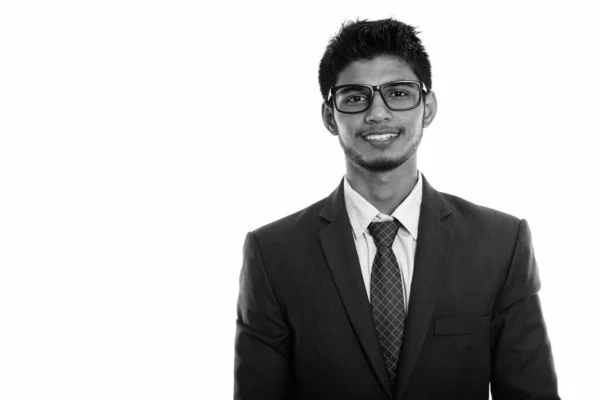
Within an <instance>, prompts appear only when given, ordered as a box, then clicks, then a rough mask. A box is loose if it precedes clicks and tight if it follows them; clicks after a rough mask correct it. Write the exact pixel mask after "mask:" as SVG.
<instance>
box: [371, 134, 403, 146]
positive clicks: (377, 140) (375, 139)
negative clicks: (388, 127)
mask: <svg viewBox="0 0 600 400" xmlns="http://www.w3.org/2000/svg"><path fill="white" fill-rule="evenodd" d="M398 136H400V133H399V132H398V131H370V132H366V133H365V134H364V135H362V138H363V139H364V140H366V141H367V142H369V143H372V144H376V145H377V144H379V145H386V144H389V143H391V142H392V141H393V140H394V139H396V138H397V137H398Z"/></svg>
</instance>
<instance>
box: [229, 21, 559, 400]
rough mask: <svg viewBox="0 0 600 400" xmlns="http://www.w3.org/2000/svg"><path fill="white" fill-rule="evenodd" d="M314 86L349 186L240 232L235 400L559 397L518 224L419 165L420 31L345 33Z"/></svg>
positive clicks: (425, 115)
mask: <svg viewBox="0 0 600 400" xmlns="http://www.w3.org/2000/svg"><path fill="white" fill-rule="evenodd" d="M319 83H320V86H321V93H322V95H323V100H324V102H323V106H322V115H323V122H324V124H325V127H326V128H327V130H328V131H329V132H330V133H331V134H333V135H335V136H337V137H338V139H339V141H340V144H341V146H342V148H343V150H344V152H345V154H346V176H345V177H344V178H343V179H342V181H341V183H340V185H339V186H338V187H337V189H335V191H334V192H333V193H331V194H330V195H329V196H328V197H327V198H325V199H323V200H321V201H319V202H318V203H315V204H313V205H311V206H310V207H308V208H306V209H304V210H302V211H300V212H298V213H296V214H293V215H290V216H288V217H286V218H283V219H281V220H279V221H276V222H273V223H271V224H269V225H266V226H264V227H262V228H260V229H257V230H255V231H253V232H250V233H248V235H247V237H246V242H245V245H244V261H243V266H242V271H241V277H240V293H239V301H238V320H237V335H236V343H235V389H234V391H235V398H236V399H244V400H247V399H261V400H262V399H345V400H349V399H361V400H362V399H382V400H384V399H402V400H412V399H415V400H416V399H418V400H423V399H427V400H434V399H445V400H447V399H460V400H484V399H488V395H489V391H490V389H491V393H492V396H493V399H495V400H498V399H502V400H515V399H531V400H533V399H539V400H541V399H544V400H556V399H559V396H558V393H557V383H556V375H555V371H554V365H553V360H552V354H551V349H550V343H549V340H548V336H547V333H546V328H545V324H544V319H543V316H542V311H541V308H540V301H539V297H538V295H537V293H538V291H539V289H540V280H539V277H538V271H537V266H536V262H535V259H534V255H533V249H532V244H531V236H530V232H529V228H528V226H527V222H526V221H525V220H519V219H517V218H515V217H513V216H510V215H507V214H504V213H501V212H499V211H495V210H491V209H489V208H485V207H481V206H478V205H475V204H473V203H470V202H467V201H465V200H463V199H460V198H458V197H455V196H452V195H448V194H444V193H440V192H437V191H436V190H435V189H433V188H432V187H431V185H430V184H429V183H428V182H427V180H426V179H425V177H424V175H423V174H421V173H420V172H419V170H418V169H417V149H418V147H419V143H420V141H421V137H422V135H423V128H425V127H427V126H429V125H430V124H431V122H432V121H433V119H434V117H435V114H436V109H437V103H436V98H435V94H434V93H433V92H432V91H431V67H430V63H429V59H428V55H427V53H426V52H425V50H424V48H423V46H422V44H421V42H420V40H419V39H418V38H417V36H416V32H415V30H414V28H413V27H411V26H408V25H405V24H403V23H401V22H398V21H395V20H391V19H388V20H381V21H372V22H368V21H357V22H353V23H348V24H345V25H344V26H343V27H342V29H341V30H340V32H339V34H338V35H337V36H336V37H334V38H333V39H332V40H331V42H330V44H329V46H328V47H327V50H326V51H325V54H324V55H323V58H322V60H321V64H320V69H319Z"/></svg>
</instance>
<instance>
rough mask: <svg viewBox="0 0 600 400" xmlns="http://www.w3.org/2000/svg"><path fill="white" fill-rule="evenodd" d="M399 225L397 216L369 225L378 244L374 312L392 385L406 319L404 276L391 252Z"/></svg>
mask: <svg viewBox="0 0 600 400" xmlns="http://www.w3.org/2000/svg"><path fill="white" fill-rule="evenodd" d="M400 225H401V224H400V221H398V220H396V219H394V220H393V221H386V222H372V223H371V224H369V232H370V233H371V235H372V236H373V238H374V239H375V245H376V246H377V254H375V260H374V261H373V268H372V269H371V312H372V313H373V322H374V323H375V329H376V330H377V337H378V339H379V344H380V345H381V353H382V355H383V359H384V360H385V365H386V367H387V370H388V374H389V376H390V380H391V381H392V384H394V383H395V382H396V376H397V371H398V359H399V357H400V349H401V347H402V338H403V336H404V320H405V318H406V312H405V308H404V289H403V287H402V275H401V274H400V267H399V266H398V260H396V256H395V255H394V252H393V251H392V243H394V238H395V237H396V234H397V233H398V229H399V228H400Z"/></svg>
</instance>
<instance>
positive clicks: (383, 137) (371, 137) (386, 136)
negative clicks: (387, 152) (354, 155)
mask: <svg viewBox="0 0 600 400" xmlns="http://www.w3.org/2000/svg"><path fill="white" fill-rule="evenodd" d="M396 136H398V134H397V133H386V134H383V135H369V136H367V137H366V138H365V139H366V140H386V139H389V138H393V137H396Z"/></svg>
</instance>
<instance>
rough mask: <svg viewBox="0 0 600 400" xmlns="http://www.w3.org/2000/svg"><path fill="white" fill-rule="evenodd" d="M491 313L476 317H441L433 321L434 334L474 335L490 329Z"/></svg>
mask: <svg viewBox="0 0 600 400" xmlns="http://www.w3.org/2000/svg"><path fill="white" fill-rule="evenodd" d="M490 318H491V315H486V316H485V317H478V318H442V319H438V320H437V321H435V327H434V334H435V335H475V334H477V333H485V332H487V331H488V330H489V329H490Z"/></svg>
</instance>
